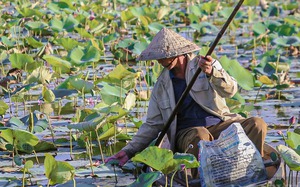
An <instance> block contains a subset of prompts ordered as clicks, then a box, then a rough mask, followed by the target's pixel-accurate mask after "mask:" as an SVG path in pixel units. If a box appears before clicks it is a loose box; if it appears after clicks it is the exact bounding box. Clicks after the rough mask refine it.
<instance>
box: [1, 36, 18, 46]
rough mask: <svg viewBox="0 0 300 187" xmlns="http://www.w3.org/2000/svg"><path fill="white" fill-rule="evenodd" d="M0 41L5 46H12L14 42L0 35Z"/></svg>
mask: <svg viewBox="0 0 300 187" xmlns="http://www.w3.org/2000/svg"><path fill="white" fill-rule="evenodd" d="M1 42H2V43H3V44H4V45H5V46H7V47H14V45H15V44H16V42H15V41H13V40H11V39H9V38H8V37H6V36H1Z"/></svg>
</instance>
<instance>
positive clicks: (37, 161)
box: [33, 150, 40, 165]
mask: <svg viewBox="0 0 300 187" xmlns="http://www.w3.org/2000/svg"><path fill="white" fill-rule="evenodd" d="M33 153H34V156H35V160H36V163H37V164H38V165H40V162H39V159H38V157H37V154H36V152H35V150H33Z"/></svg>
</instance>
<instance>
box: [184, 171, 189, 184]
mask: <svg viewBox="0 0 300 187" xmlns="http://www.w3.org/2000/svg"><path fill="white" fill-rule="evenodd" d="M184 174H185V182H186V186H187V187H189V179H188V176H187V170H186V167H184Z"/></svg>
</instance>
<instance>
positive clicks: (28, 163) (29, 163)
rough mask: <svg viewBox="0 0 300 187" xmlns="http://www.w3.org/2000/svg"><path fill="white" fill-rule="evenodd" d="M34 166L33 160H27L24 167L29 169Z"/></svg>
mask: <svg viewBox="0 0 300 187" xmlns="http://www.w3.org/2000/svg"><path fill="white" fill-rule="evenodd" d="M32 167H33V161H32V160H27V161H26V162H25V164H24V169H26V171H28V170H29V169H30V168H32Z"/></svg>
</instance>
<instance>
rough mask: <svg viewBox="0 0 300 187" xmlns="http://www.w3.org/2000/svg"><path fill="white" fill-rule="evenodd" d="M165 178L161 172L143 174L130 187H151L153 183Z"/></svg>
mask: <svg viewBox="0 0 300 187" xmlns="http://www.w3.org/2000/svg"><path fill="white" fill-rule="evenodd" d="M162 176H163V174H162V173H161V172H160V171H155V172H151V173H142V174H141V175H139V177H138V178H137V179H136V181H135V182H134V183H132V184H130V185H128V187H140V186H144V187H151V186H152V184H153V182H155V181H157V180H158V179H160V178H161V177H162Z"/></svg>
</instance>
